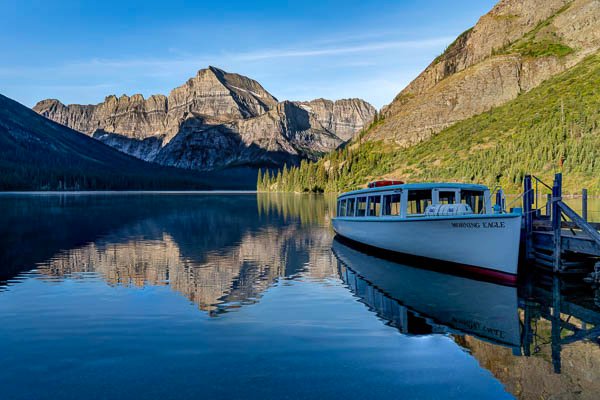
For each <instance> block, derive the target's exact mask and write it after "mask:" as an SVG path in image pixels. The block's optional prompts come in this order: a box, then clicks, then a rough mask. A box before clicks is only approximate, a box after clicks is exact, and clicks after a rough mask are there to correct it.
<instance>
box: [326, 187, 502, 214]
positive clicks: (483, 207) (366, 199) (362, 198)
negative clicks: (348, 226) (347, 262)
mask: <svg viewBox="0 0 600 400" xmlns="http://www.w3.org/2000/svg"><path fill="white" fill-rule="evenodd" d="M491 213H492V206H491V199H490V190H489V189H488V187H487V186H483V185H473V184H460V183H412V184H398V185H381V186H378V185H371V187H370V188H369V189H362V190H356V191H353V192H348V193H344V194H342V195H340V196H339V197H338V200H337V217H338V218H363V217H384V218H388V217H390V218H414V217H432V216H446V215H468V214H491Z"/></svg>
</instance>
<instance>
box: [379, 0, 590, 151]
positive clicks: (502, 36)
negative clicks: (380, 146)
mask: <svg viewBox="0 0 600 400" xmlns="http://www.w3.org/2000/svg"><path fill="white" fill-rule="evenodd" d="M599 22H600V1H598V0H572V1H569V0H502V1H500V2H499V3H498V4H497V5H496V6H495V7H494V8H493V9H492V10H491V11H490V12H489V13H488V14H486V15H484V16H483V17H482V18H481V19H480V20H479V22H478V23H477V24H476V25H475V27H474V28H472V29H470V30H468V31H466V32H465V33H463V34H462V35H460V36H459V37H458V38H457V39H456V40H455V42H454V43H452V44H451V45H450V46H449V47H448V49H447V50H446V51H445V52H444V54H442V55H441V56H439V57H438V58H436V59H435V60H434V61H433V62H432V63H431V65H429V67H427V69H425V71H423V72H422V73H421V74H420V75H419V76H418V77H417V78H416V79H415V80H414V81H413V82H411V83H410V84H409V85H408V86H407V87H406V88H405V89H404V90H403V91H402V92H401V93H400V94H399V95H398V96H397V97H396V98H395V99H394V101H393V102H392V103H391V104H390V105H389V106H387V107H385V108H384V110H383V115H384V117H385V121H384V123H383V124H381V125H380V126H378V127H377V128H376V129H374V130H373V131H372V132H370V134H369V136H368V138H370V139H374V140H379V139H384V140H389V141H394V142H395V143H396V144H398V145H401V146H408V145H411V144H414V143H416V142H419V141H422V140H426V139H428V138H429V137H431V136H432V135H434V134H436V133H438V132H439V131H441V130H442V129H444V128H446V127H448V126H450V125H452V124H454V123H455V122H458V121H461V120H464V119H467V118H469V117H472V116H474V115H477V114H480V113H482V112H485V111H487V110H489V109H491V108H493V107H496V106H499V105H502V104H504V103H506V102H507V101H510V100H513V99H514V98H516V97H517V96H518V95H519V94H520V93H523V92H527V91H529V90H531V89H533V88H534V87H536V86H538V85H539V84H540V83H542V82H543V81H544V80H546V79H548V78H550V77H552V76H554V75H556V74H558V73H560V72H563V71H565V70H566V69H568V68H570V67H572V66H574V65H575V64H577V63H578V62H579V61H581V60H582V59H583V58H584V57H586V56H587V55H589V54H592V53H594V52H596V51H598V49H600V28H599V27H600V24H599Z"/></svg>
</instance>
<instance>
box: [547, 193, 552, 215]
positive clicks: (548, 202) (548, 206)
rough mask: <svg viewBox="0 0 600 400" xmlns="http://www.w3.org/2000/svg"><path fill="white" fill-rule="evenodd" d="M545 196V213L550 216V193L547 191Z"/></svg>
mask: <svg viewBox="0 0 600 400" xmlns="http://www.w3.org/2000/svg"><path fill="white" fill-rule="evenodd" d="M546 196H547V197H546V215H547V216H550V215H552V195H551V194H550V193H548V194H547V195H546Z"/></svg>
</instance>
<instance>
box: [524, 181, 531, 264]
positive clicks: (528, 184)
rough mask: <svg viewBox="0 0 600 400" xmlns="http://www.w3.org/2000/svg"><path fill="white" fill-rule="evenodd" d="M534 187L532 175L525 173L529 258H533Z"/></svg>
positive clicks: (526, 249) (526, 252) (527, 253)
mask: <svg viewBox="0 0 600 400" xmlns="http://www.w3.org/2000/svg"><path fill="white" fill-rule="evenodd" d="M532 189H533V187H532V185H531V175H525V178H524V179H523V217H524V219H525V220H524V225H525V256H526V257H527V260H533V246H532V238H533V210H532V208H531V206H532V201H531V199H532V193H531V190H532Z"/></svg>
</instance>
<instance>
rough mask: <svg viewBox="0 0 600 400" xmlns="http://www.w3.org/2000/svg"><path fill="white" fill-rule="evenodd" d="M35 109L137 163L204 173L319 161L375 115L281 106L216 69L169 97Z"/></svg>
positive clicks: (367, 109)
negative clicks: (318, 159)
mask: <svg viewBox="0 0 600 400" xmlns="http://www.w3.org/2000/svg"><path fill="white" fill-rule="evenodd" d="M33 109H34V111H36V112H37V113H39V114H41V115H43V116H45V117H47V118H49V119H52V120H53V121H56V122H58V123H60V124H63V125H66V126H68V127H70V128H73V129H75V130H78V131H80V132H83V133H85V134H87V135H90V136H93V137H94V138H96V139H98V140H100V141H102V142H104V143H106V144H108V145H110V146H112V147H115V148H116V149H118V150H121V151H123V152H125V153H128V154H131V155H133V156H135V157H137V158H140V159H143V160H146V161H153V162H156V163H159V164H162V165H168V166H176V167H180V168H187V169H196V170H202V171H210V170H214V169H218V168H223V167H231V166H240V165H251V166H256V165H260V166H265V165H266V166H280V165H283V164H284V163H292V164H293V163H297V162H299V161H300V160H301V159H305V158H308V159H316V158H318V157H319V156H321V155H323V154H325V153H328V152H330V151H332V150H334V149H336V148H337V147H338V146H339V145H340V144H342V143H343V142H344V141H346V140H348V139H350V138H352V137H353V136H354V135H355V134H356V133H358V132H359V131H360V130H361V129H362V128H363V127H364V126H365V125H366V124H368V123H370V122H371V121H372V119H373V117H374V115H375V112H376V111H375V109H374V108H373V107H372V106H371V105H370V104H368V103H366V102H365V101H363V100H359V99H348V100H338V101H336V102H332V101H328V100H323V99H319V100H314V101H311V102H289V101H284V102H278V101H277V99H276V98H275V97H273V96H272V95H271V94H269V93H268V92H267V91H266V90H265V89H264V88H263V87H262V86H261V85H260V84H259V83H258V82H256V81H254V80H252V79H249V78H247V77H244V76H242V75H238V74H232V73H227V72H225V71H222V70H220V69H218V68H215V67H209V68H207V69H202V70H200V71H198V73H197V74H196V76H195V77H193V78H191V79H189V80H188V81H187V82H186V83H185V84H184V85H182V86H180V87H178V88H176V89H173V90H172V91H171V93H170V94H169V96H163V95H153V96H150V97H149V98H148V99H144V97H143V96H142V95H140V94H136V95H133V96H131V97H128V96H125V95H123V96H121V97H119V98H117V97H116V96H108V97H106V99H105V100H104V102H102V103H100V104H97V105H76V104H72V105H64V104H62V103H61V102H59V101H58V100H55V99H50V100H43V101H40V102H39V103H38V104H36V105H35V107H34V108H33Z"/></svg>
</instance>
